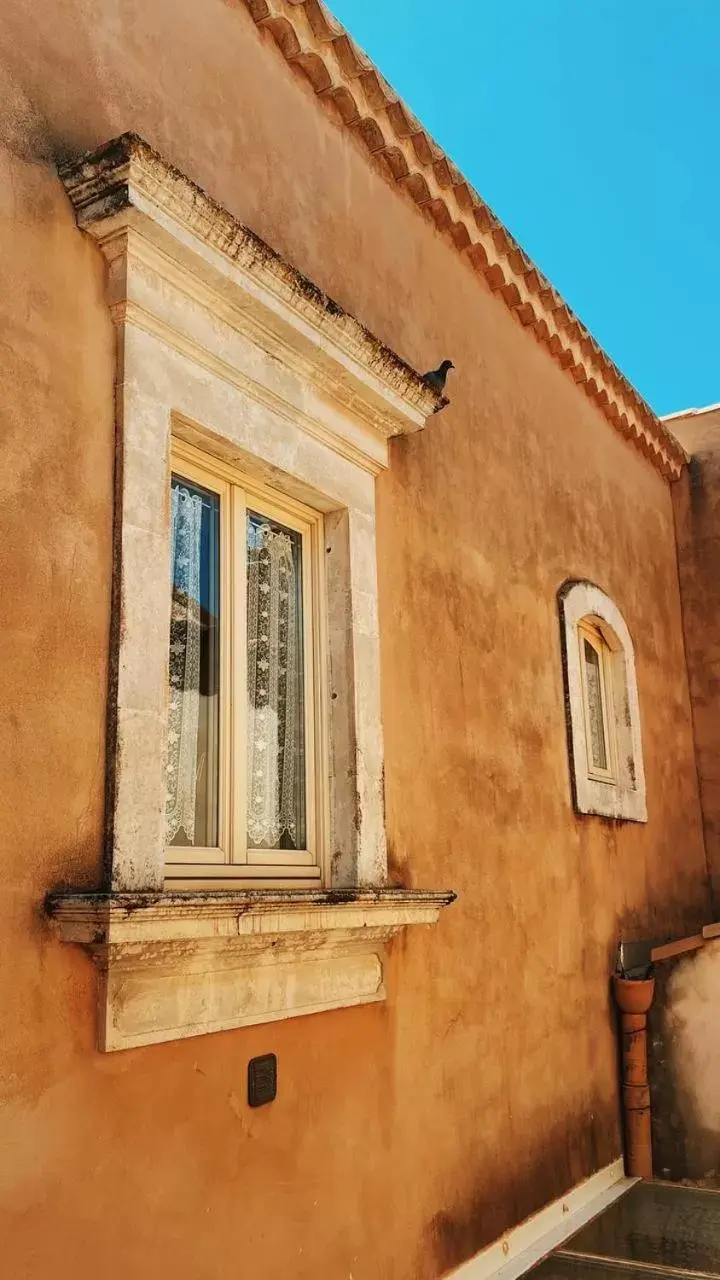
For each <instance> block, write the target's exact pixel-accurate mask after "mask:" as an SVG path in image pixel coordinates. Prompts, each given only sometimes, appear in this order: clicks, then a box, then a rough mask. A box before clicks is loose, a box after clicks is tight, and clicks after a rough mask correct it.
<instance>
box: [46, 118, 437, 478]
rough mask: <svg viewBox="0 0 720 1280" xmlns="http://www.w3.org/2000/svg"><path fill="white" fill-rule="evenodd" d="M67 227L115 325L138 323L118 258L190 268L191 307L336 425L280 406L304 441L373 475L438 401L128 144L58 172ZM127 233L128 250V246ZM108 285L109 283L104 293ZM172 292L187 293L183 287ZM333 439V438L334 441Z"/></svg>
mask: <svg viewBox="0 0 720 1280" xmlns="http://www.w3.org/2000/svg"><path fill="white" fill-rule="evenodd" d="M60 177H61V179H62V181H63V183H64V185H65V189H66V191H67V193H68V195H69V197H70V200H71V201H72V203H73V206H74V208H75V212H76V216H77V221H78V226H80V227H82V228H83V230H85V231H88V232H89V233H90V234H91V235H92V236H93V237H94V239H96V240H97V241H98V242H99V243H100V244H101V245H102V247H103V251H104V252H105V254H106V257H107V258H108V260H109V262H110V265H111V268H113V269H114V272H115V274H116V275H117V276H118V277H119V278H118V280H117V281H116V289H115V296H113V295H112V291H111V302H112V303H113V304H114V308H115V312H116V318H117V319H119V320H123V319H125V318H127V312H128V309H129V310H130V312H131V314H132V318H133V319H134V320H136V321H138V322H140V323H141V322H142V316H141V312H142V299H141V298H139V297H137V298H134V297H132V296H131V295H130V294H129V291H128V290H127V280H126V279H125V278H124V271H125V258H126V255H127V254H128V253H129V252H131V251H133V250H134V251H135V252H136V253H137V254H139V255H140V256H142V257H143V259H144V261H145V263H146V265H147V266H149V267H155V268H156V269H160V270H162V269H163V265H162V264H161V263H160V261H159V258H158V253H157V252H153V251H152V248H151V246H153V247H154V249H155V250H156V251H160V253H163V252H165V253H167V254H168V255H169V256H170V258H171V259H172V260H174V261H175V262H176V263H178V265H185V266H189V267H190V270H191V271H192V274H193V277H194V288H193V289H192V292H193V294H194V295H197V296H201V295H202V294H203V293H204V292H206V290H203V285H205V286H206V288H209V289H210V290H211V291H212V292H213V293H214V297H213V304H214V305H215V306H216V308H217V311H218V314H219V315H220V316H222V317H223V318H225V317H226V318H227V319H228V321H229V322H230V323H231V324H233V326H234V327H235V328H236V329H237V330H238V331H239V332H242V333H244V334H247V335H248V336H249V337H252V338H254V339H255V340H256V341H258V342H262V344H263V346H264V347H265V348H266V350H268V351H269V352H270V353H271V354H272V355H275V356H276V357H277V358H278V359H281V360H283V362H284V363H287V364H289V365H290V366H291V367H292V369H293V372H295V373H296V374H297V375H298V376H300V377H306V378H308V380H309V381H311V382H313V383H317V384H319V387H320V389H321V390H322V392H323V395H324V396H325V397H326V398H327V399H329V400H331V401H333V402H334V405H335V408H336V409H337V410H339V411H340V413H341V414H342V415H343V418H341V419H340V420H337V419H333V420H332V421H330V420H329V415H327V413H325V414H323V413H322V412H321V411H319V410H318V412H317V413H316V414H315V415H314V414H313V412H312V410H310V411H308V407H307V406H305V405H302V404H300V403H298V402H297V401H296V400H294V399H292V398H289V399H288V401H287V403H286V404H285V406H284V408H285V411H286V412H289V413H293V414H298V413H300V414H302V415H303V416H304V419H305V422H306V425H307V426H308V427H309V429H310V430H311V431H312V430H314V432H315V433H316V434H317V435H318V436H319V437H320V438H321V439H327V440H329V441H331V442H332V444H333V446H334V447H336V448H338V449H339V450H340V451H341V452H343V451H347V452H348V454H349V456H350V457H351V459H352V460H353V461H356V462H358V463H359V464H360V465H363V466H365V467H366V468H367V469H368V470H369V471H371V472H373V473H374V474H376V473H377V472H378V471H379V470H381V469H382V468H383V467H384V466H387V450H386V449H385V448H383V447H382V446H383V445H385V443H386V442H387V440H388V439H390V437H391V436H395V435H401V434H406V433H407V432H409V431H413V430H418V429H419V428H420V427H423V426H424V425H425V421H426V419H427V418H428V416H429V415H430V414H431V413H434V412H436V411H437V410H438V409H440V408H442V407H443V406H444V405H446V404H447V403H448V402H447V399H446V398H445V397H444V396H443V395H441V394H440V393H438V392H437V391H434V390H433V389H432V388H430V387H428V385H427V384H426V383H425V382H424V381H423V379H422V378H421V377H420V375H419V374H417V373H416V372H415V371H414V370H413V369H411V368H410V366H409V365H408V364H406V363H405V361H403V360H401V359H400V358H399V356H396V355H395V354H394V352H392V351H390V350H389V349H388V348H387V347H385V346H384V345H383V344H382V343H381V342H379V341H378V339H377V338H375V337H374V336H373V335H372V334H371V333H370V332H369V330H367V329H365V328H364V327H363V326H362V325H361V324H359V323H358V321H357V320H355V319H354V318H353V317H352V316H350V315H348V313H347V312H345V311H343V309H342V308H341V307H340V306H339V304H338V303H336V302H334V301H333V300H332V299H331V298H329V297H328V296H327V295H326V294H324V293H323V292H322V291H321V290H320V289H318V288H317V286H316V285H314V284H312V282H311V281H310V280H308V279H307V278H306V277H305V276H303V275H301V274H300V272H298V271H296V270H295V269H294V268H293V267H291V266H290V265H289V264H288V263H287V262H285V261H284V260H283V259H282V258H281V257H280V256H279V255H278V254H277V253H275V252H274V250H272V249H271V248H270V247H269V246H268V245H266V244H265V242H264V241H263V240H261V239H260V237H259V236H256V235H255V234H254V233H253V232H252V231H250V230H249V229H248V228H247V227H245V226H243V225H242V224H241V223H240V222H238V221H237V219H235V218H234V217H233V216H232V214H230V213H229V212H228V211H227V210H226V209H224V208H222V207H221V206H220V205H218V204H217V203H216V202H215V201H214V200H212V199H211V197H210V196H208V195H207V194H206V193H205V192H204V191H203V190H202V189H201V188H200V187H198V186H196V184H195V183H193V182H191V181H190V179H188V178H186V177H184V175H183V174H181V173H179V172H178V170H177V169H175V168H173V166H172V165H170V164H168V163H167V161H165V160H163V159H162V157H161V156H159V155H158V154H157V152H155V151H153V150H152V148H151V147H149V146H148V144H147V143H146V142H144V141H143V140H142V139H141V138H139V137H138V136H137V135H136V134H132V133H127V134H123V135H122V136H121V137H120V138H117V139H114V140H113V141H112V142H109V143H107V144H106V145H105V146H103V147H101V148H100V149H99V150H97V151H95V152H92V153H90V154H89V155H86V156H83V157H82V158H81V159H80V160H79V161H75V162H73V163H72V164H69V165H66V166H64V167H63V168H61V169H60ZM133 232H137V233H138V237H139V238H138V241H137V243H136V244H134V245H133V246H129V245H128V244H127V240H128V237H130V236H132V234H133ZM111 284H112V282H111ZM181 285H183V286H184V287H186V288H187V287H188V282H187V281H183V282H181ZM346 414H349V416H350V418H351V419H352V418H357V419H359V420H360V422H361V423H362V424H363V425H364V426H365V427H366V428H367V430H368V432H369V435H370V436H372V435H375V436H376V437H377V439H376V440H372V439H371V438H368V439H367V440H365V441H361V440H359V439H356V438H355V433H352V432H350V430H349V426H350V423H349V422H348V421H345V420H344V416H345V415H346ZM334 436H336V437H337V438H335V439H333V437H334Z"/></svg>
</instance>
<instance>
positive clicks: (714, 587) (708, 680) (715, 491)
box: [670, 406, 720, 918]
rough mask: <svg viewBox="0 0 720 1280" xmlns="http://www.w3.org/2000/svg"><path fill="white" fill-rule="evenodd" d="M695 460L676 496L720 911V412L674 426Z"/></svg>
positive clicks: (703, 788) (708, 837) (698, 742)
mask: <svg viewBox="0 0 720 1280" xmlns="http://www.w3.org/2000/svg"><path fill="white" fill-rule="evenodd" d="M670 425H671V426H672V428H673V431H674V432H675V433H676V434H677V437H678V439H679V440H680V441H681V442H682V444H683V445H684V446H685V448H686V449H687V451H688V453H690V454H691V461H690V466H689V468H688V470H687V472H686V474H685V475H684V476H683V478H682V480H681V482H680V483H679V484H678V485H676V486H675V488H674V501H675V519H676V524H677V542H678V563H679V568H680V584H681V589H682V601H683V625H684V628H685V645H686V650H687V663H688V671H689V675H690V691H691V696H692V708H693V722H694V726H695V748H696V752H697V767H698V775H699V780H700V796H701V802H702V810H703V821H704V824H705V844H706V848H707V858H708V866H709V870H710V875H711V879H712V885H713V898H714V914H715V917H716V918H717V913H718V911H719V910H720V406H715V407H713V408H711V409H705V410H700V411H699V412H697V413H689V414H688V415H687V416H684V417H677V418H673V419H672V421H671V423H670Z"/></svg>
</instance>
